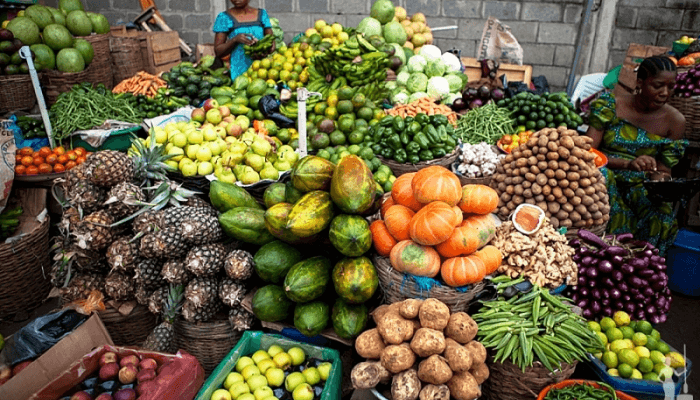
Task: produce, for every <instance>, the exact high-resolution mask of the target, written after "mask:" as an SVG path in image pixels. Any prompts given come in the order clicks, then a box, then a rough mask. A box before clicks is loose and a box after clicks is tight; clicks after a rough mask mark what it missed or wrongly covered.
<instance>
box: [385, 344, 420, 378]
mask: <svg viewBox="0 0 700 400" xmlns="http://www.w3.org/2000/svg"><path fill="white" fill-rule="evenodd" d="M414 362H416V355H415V354H414V353H413V350H411V346H409V345H408V343H401V344H399V345H390V346H386V348H385V349H384V351H382V356H381V363H382V366H383V367H384V368H386V369H387V370H388V371H389V372H391V373H393V374H398V373H399V372H401V371H405V370H407V369H409V368H411V367H412V366H413V363H414Z"/></svg>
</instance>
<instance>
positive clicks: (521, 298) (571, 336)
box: [474, 277, 603, 372]
mask: <svg viewBox="0 0 700 400" xmlns="http://www.w3.org/2000/svg"><path fill="white" fill-rule="evenodd" d="M494 282H496V283H498V286H497V290H498V292H499V294H502V293H503V291H504V290H505V289H506V288H507V287H508V286H512V285H514V284H517V283H520V282H521V280H510V279H509V278H507V277H499V278H496V279H495V280H494ZM474 320H475V321H476V322H477V323H478V324H479V332H478V333H477V337H478V338H479V340H480V341H481V342H482V343H483V345H484V346H485V347H487V348H491V349H493V350H494V351H495V356H494V360H495V361H496V362H504V361H506V360H508V361H510V362H512V363H513V364H515V365H517V366H518V367H520V368H521V369H522V370H523V371H525V368H526V367H530V366H532V365H533V363H534V362H535V361H540V362H541V363H542V365H544V367H545V368H547V369H548V370H550V371H552V372H554V370H555V369H558V368H559V365H560V363H562V362H566V363H571V362H573V361H574V360H579V361H583V360H586V358H587V356H586V353H587V352H589V351H592V352H598V351H600V350H602V349H603V343H602V342H601V341H600V339H599V338H598V336H597V335H596V333H595V332H593V331H592V330H591V329H590V328H589V327H588V325H587V323H586V320H585V319H584V318H582V317H580V316H578V315H576V314H575V313H574V312H573V311H572V309H571V306H570V305H567V304H565V303H563V302H562V301H561V300H560V298H559V297H557V296H553V295H551V294H550V293H549V291H548V290H544V289H541V288H540V287H539V286H537V285H535V286H533V288H532V291H530V292H529V293H527V294H523V293H520V292H518V294H516V295H515V296H513V297H511V298H510V299H508V300H506V299H505V298H504V297H503V296H499V297H498V298H496V299H495V300H491V301H486V302H483V307H482V308H481V310H480V312H479V313H478V314H475V315H474Z"/></svg>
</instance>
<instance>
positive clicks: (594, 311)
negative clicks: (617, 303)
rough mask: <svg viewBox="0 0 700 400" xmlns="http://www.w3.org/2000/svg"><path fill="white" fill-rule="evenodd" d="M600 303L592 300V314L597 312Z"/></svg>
mask: <svg viewBox="0 0 700 400" xmlns="http://www.w3.org/2000/svg"><path fill="white" fill-rule="evenodd" d="M600 308H601V305H600V303H599V302H598V301H597V300H593V303H591V311H593V313H594V314H598V313H599V312H600Z"/></svg>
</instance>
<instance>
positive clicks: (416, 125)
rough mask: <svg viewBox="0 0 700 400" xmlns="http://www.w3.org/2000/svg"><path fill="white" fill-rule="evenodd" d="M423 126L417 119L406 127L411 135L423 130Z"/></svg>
mask: <svg viewBox="0 0 700 400" xmlns="http://www.w3.org/2000/svg"><path fill="white" fill-rule="evenodd" d="M422 128H423V127H422V126H421V124H419V123H418V122H416V121H412V122H411V123H410V124H408V126H407V128H406V129H407V130H408V132H409V133H410V134H411V135H416V134H417V133H418V132H420V131H421V129H422Z"/></svg>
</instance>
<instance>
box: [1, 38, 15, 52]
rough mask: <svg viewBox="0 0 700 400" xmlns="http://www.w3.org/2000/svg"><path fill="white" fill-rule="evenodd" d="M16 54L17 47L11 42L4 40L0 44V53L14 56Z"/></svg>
mask: <svg viewBox="0 0 700 400" xmlns="http://www.w3.org/2000/svg"><path fill="white" fill-rule="evenodd" d="M14 52H15V45H14V43H12V41H11V40H3V41H2V42H0V53H5V54H12V53H14Z"/></svg>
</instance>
